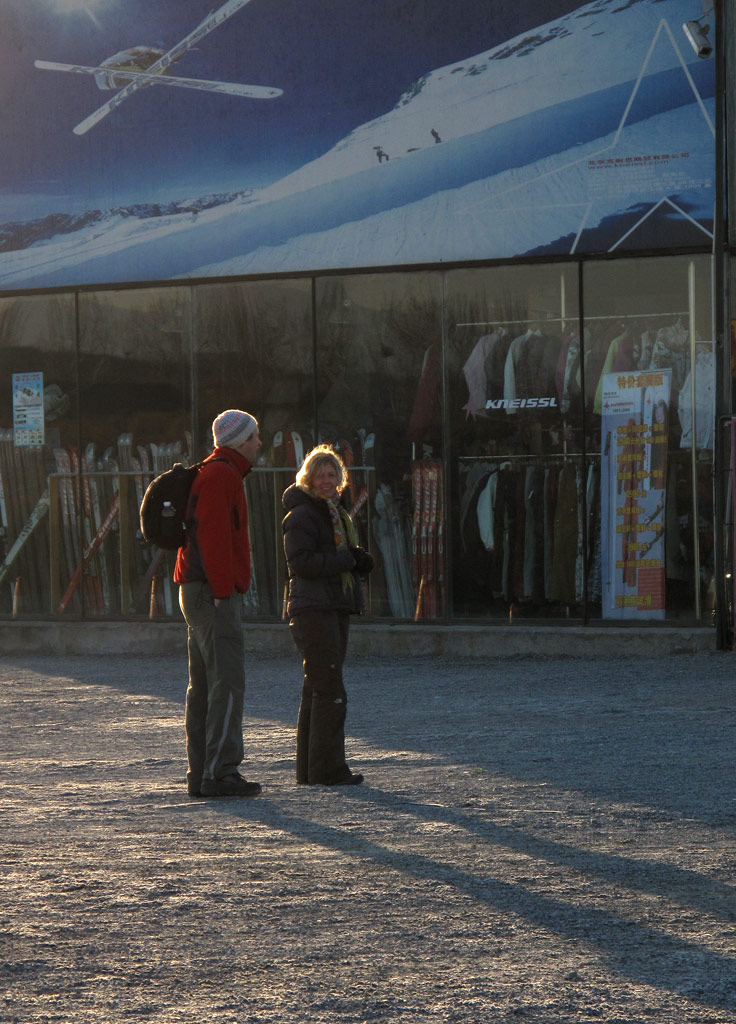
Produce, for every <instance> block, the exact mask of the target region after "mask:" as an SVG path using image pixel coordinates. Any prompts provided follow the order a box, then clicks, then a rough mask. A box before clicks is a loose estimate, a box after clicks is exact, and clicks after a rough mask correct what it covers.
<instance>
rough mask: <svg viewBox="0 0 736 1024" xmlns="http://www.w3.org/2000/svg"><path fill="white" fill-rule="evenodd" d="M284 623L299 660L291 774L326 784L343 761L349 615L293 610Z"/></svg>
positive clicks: (300, 780) (307, 781)
mask: <svg viewBox="0 0 736 1024" xmlns="http://www.w3.org/2000/svg"><path fill="white" fill-rule="evenodd" d="M290 625H291V635H292V637H293V638H294V643H295V644H296V647H297V650H298V651H299V653H300V654H301V656H302V658H303V661H304V682H303V685H302V697H301V703H300V705H299V716H298V719H297V730H296V780H297V782H300V783H308V784H309V785H315V784H322V785H329V784H330V783H331V782H332V781H334V779H335V777H336V776H337V774H338V773H339V771H340V769H341V768H344V767H345V715H346V713H347V704H348V698H347V694H346V692H345V687H344V685H343V680H342V667H343V664H344V663H345V654H346V651H347V646H348V632H349V627H350V616H349V614H348V613H347V612H339V611H304V612H297V613H295V614H294V615H293V616H292V619H291V623H290Z"/></svg>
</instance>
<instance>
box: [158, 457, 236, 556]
mask: <svg viewBox="0 0 736 1024" xmlns="http://www.w3.org/2000/svg"><path fill="white" fill-rule="evenodd" d="M210 461H211V462H226V461H227V460H226V459H211V460H210ZM203 465H204V463H202V462H195V463H194V465H193V466H185V465H183V464H182V463H181V462H176V463H174V465H173V466H172V467H171V469H167V470H166V472H165V473H161V474H160V476H157V477H155V478H154V479H153V480H151V482H150V484H149V485H148V487H147V488H146V493H145V494H144V495H143V501H142V502H141V532H142V533H143V537H144V539H145V540H147V541H148V543H149V544H155V545H156V547H157V548H163V549H164V550H165V551H175V550H176V549H177V548H180V547H183V546H184V544H186V540H187V528H186V525H185V517H186V511H187V502H188V501H189V492H190V491H191V489H192V484H193V483H194V480H195V478H196V476H197V473H199V471H200V469H201V468H202V466H203Z"/></svg>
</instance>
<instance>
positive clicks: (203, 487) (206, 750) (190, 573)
mask: <svg viewBox="0 0 736 1024" xmlns="http://www.w3.org/2000/svg"><path fill="white" fill-rule="evenodd" d="M212 436H213V438H214V442H215V449H214V451H213V452H212V454H211V455H210V456H209V457H208V458H207V459H205V461H204V463H203V465H202V468H201V469H200V471H199V473H198V474H197V476H196V478H195V480H194V483H193V485H192V490H191V492H190V495H189V501H188V503H187V514H186V527H187V541H186V544H185V545H184V546H183V547H181V548H179V552H178V555H177V558H176V567H175V569H174V582H175V583H178V584H179V587H180V589H179V604H180V606H181V610H182V613H183V615H184V618H185V619H186V623H187V645H188V653H189V687H188V689H187V699H186V712H185V723H186V734H187V757H188V762H189V767H188V771H187V789H188V792H189V795H190V796H205V797H219V796H241V797H247V796H257V795H258V794H259V793H260V791H261V787H260V784H259V783H257V782H247V781H246V780H245V779H244V778H243V776H242V775H241V774H240V772H239V771H238V767H239V765H240V763H241V762H242V760H243V700H244V696H245V650H244V638H243V626H242V621H241V601H240V595H241V594H244V593H245V592H246V591H247V590H248V587H249V585H250V577H251V561H250V543H249V539H248V506H247V504H246V500H245V490H244V487H243V479H244V477H245V476H247V474H248V473H249V472H250V470H251V466H252V465H253V463H254V462H255V460H256V456H257V455H258V449H259V448H260V447H261V440H260V437H259V436H258V423H257V422H256V420H255V419H254V418H253V416H251V415H250V413H247V412H243V411H242V410H241V409H227V410H226V411H225V412H222V413H220V415H219V416H217V417H216V419H215V421H214V422H213V424H212Z"/></svg>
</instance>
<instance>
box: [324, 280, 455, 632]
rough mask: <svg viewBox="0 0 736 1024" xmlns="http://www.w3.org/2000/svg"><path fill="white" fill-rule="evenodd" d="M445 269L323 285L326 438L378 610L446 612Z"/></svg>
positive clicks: (401, 615)
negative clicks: (338, 458)
mask: <svg viewBox="0 0 736 1024" xmlns="http://www.w3.org/2000/svg"><path fill="white" fill-rule="evenodd" d="M440 288H441V285H440V277H439V275H437V274H390V275H389V274H385V275H379V274H369V275H360V276H351V277H339V278H323V279H319V280H318V281H317V290H316V296H317V297H316V307H317V308H316V316H317V403H318V405H317V416H318V430H319V440H321V441H325V442H329V443H331V444H334V445H335V446H336V447H337V448H338V449H339V450H340V451H341V453H342V455H343V457H344V458H345V460H346V462H347V463H348V465H349V466H350V494H349V499H350V502H351V504H352V506H353V508H354V509H355V520H356V523H357V525H358V529H359V532H360V536H361V543H362V544H364V545H365V546H366V547H368V548H369V550H370V551H371V552H372V554H373V555H374V556H376V557H375V561H376V568H375V569H374V571H373V572H372V573H371V575H370V577H369V579H368V585H367V598H368V609H369V613H370V614H371V615H373V616H380V617H388V618H398V619H406V618H412V617H417V618H421V619H434V618H438V617H442V616H444V615H445V614H446V588H445V579H446V574H445V556H444V519H445V496H444V485H443V445H442V342H441V323H442V321H441V291H440Z"/></svg>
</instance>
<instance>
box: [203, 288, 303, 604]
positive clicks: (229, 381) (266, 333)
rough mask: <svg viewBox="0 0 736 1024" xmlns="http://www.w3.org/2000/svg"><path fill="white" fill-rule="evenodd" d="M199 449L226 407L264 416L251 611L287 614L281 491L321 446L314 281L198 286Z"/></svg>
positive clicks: (254, 501)
mask: <svg viewBox="0 0 736 1024" xmlns="http://www.w3.org/2000/svg"><path fill="white" fill-rule="evenodd" d="M195 352H196V354H195V359H196V374H195V385H196V394H197V422H196V445H195V447H196V451H197V457H198V458H202V457H204V456H205V455H207V454H208V453H209V452H210V451H211V450H212V430H211V427H212V421H213V420H214V418H215V417H216V416H217V415H218V413H220V412H222V411H223V410H224V409H231V408H234V409H244V410H246V411H247V412H249V413H251V414H252V415H253V416H255V417H256V419H257V420H258V423H259V427H260V436H261V440H262V442H263V449H262V451H261V455H260V457H259V460H258V465H257V466H256V468H255V469H254V470H253V472H251V473H250V474H249V476H248V477H247V481H246V491H247V495H248V515H249V525H250V536H251V552H252V565H253V577H252V582H251V587H250V590H249V592H248V594H247V595H246V597H245V600H244V614H245V615H247V616H250V617H265V618H274V617H279V616H281V614H282V608H283V600H284V584H285V581H286V570H285V566H284V559H283V550H282V540H281V518H282V512H281V495H282V494H283V492H284V490H285V489H286V487H287V486H288V485H289V484H290V483H293V481H294V478H295V475H296V468H297V465H298V464H300V463H301V460H302V454H303V452H305V451H307V450H308V448H309V447H311V445H312V443H313V439H314V436H315V428H314V352H313V345H312V294H311V282H310V281H306V280H286V281H276V282H274V281H271V282H248V283H243V284H222V285H204V286H202V287H200V288H197V289H195Z"/></svg>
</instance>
